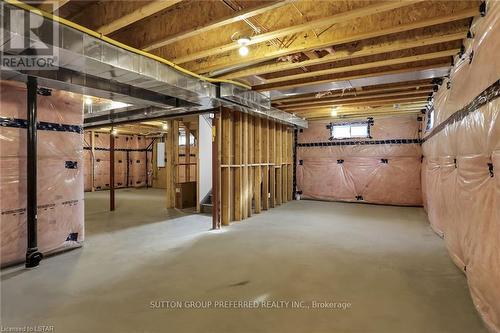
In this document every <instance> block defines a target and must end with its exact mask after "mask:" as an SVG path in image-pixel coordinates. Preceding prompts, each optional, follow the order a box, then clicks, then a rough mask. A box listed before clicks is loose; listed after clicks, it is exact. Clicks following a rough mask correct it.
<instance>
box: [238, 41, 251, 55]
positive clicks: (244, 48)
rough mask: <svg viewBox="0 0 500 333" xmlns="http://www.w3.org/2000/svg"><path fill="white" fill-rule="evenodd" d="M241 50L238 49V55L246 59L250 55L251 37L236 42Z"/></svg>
mask: <svg viewBox="0 0 500 333" xmlns="http://www.w3.org/2000/svg"><path fill="white" fill-rule="evenodd" d="M236 42H237V43H238V45H239V46H240V48H239V49H238V53H239V54H240V56H242V57H245V56H247V55H248V53H250V49H249V48H248V46H247V45H248V44H249V43H250V37H240V38H238V40H237V41H236Z"/></svg>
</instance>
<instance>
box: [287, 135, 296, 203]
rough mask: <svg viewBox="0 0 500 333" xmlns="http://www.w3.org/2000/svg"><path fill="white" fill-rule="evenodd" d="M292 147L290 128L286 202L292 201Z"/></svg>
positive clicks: (292, 137)
mask: <svg viewBox="0 0 500 333" xmlns="http://www.w3.org/2000/svg"><path fill="white" fill-rule="evenodd" d="M293 145H294V130H293V129H292V128H290V130H289V131H288V201H291V200H293V191H294V188H293V168H295V165H293Z"/></svg>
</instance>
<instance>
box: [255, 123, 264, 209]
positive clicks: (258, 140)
mask: <svg viewBox="0 0 500 333" xmlns="http://www.w3.org/2000/svg"><path fill="white" fill-rule="evenodd" d="M261 129H262V128H261V118H259V117H255V124H254V163H255V164H257V165H256V166H255V167H254V168H253V169H254V186H253V200H254V207H255V213H256V214H258V213H260V211H261V205H262V198H261V193H262V188H261V183H262V149H261V144H262V137H261V136H262V133H261Z"/></svg>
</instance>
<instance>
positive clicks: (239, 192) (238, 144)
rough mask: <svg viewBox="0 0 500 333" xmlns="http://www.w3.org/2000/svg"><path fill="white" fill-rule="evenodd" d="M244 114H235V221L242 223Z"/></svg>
mask: <svg viewBox="0 0 500 333" xmlns="http://www.w3.org/2000/svg"><path fill="white" fill-rule="evenodd" d="M242 122H243V114H242V113H241V112H234V164H235V165H236V167H235V170H234V200H233V202H234V219H235V220H236V221H241V220H242V218H243V200H242V199H243V168H242V166H241V165H242V164H243V159H242V154H243V149H242V148H243V145H242V138H243V133H242V129H243V126H242Z"/></svg>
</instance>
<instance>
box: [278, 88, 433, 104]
mask: <svg viewBox="0 0 500 333" xmlns="http://www.w3.org/2000/svg"><path fill="white" fill-rule="evenodd" d="M431 92H432V89H422V90H412V91H404V92H402V91H398V92H393V93H383V94H370V95H367V96H352V97H346V98H332V99H323V100H317V101H307V102H301V103H294V104H286V105H281V106H280V108H291V107H301V106H302V107H307V106H313V105H330V104H331V103H336V102H340V101H346V102H347V101H362V100H366V99H372V98H379V97H394V96H406V95H415V94H427V95H429V94H430V93H431Z"/></svg>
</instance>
